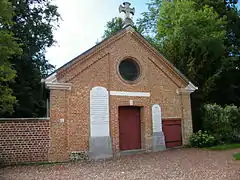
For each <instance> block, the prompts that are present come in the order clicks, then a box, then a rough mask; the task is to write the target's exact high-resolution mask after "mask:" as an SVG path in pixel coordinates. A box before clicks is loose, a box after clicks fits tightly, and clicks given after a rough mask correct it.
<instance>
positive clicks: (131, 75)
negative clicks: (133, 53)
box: [118, 59, 140, 82]
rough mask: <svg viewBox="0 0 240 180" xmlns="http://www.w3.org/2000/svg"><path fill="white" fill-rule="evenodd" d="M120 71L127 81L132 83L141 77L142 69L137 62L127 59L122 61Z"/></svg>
mask: <svg viewBox="0 0 240 180" xmlns="http://www.w3.org/2000/svg"><path fill="white" fill-rule="evenodd" d="M118 71H119V73H120V75H121V77H122V78H123V79H124V80H125V81H130V82H132V81H135V80H137V79H138V78H139V75H140V67H139V65H138V64H137V62H136V61H134V60H132V59H125V60H123V61H121V63H120V64H119V67H118Z"/></svg>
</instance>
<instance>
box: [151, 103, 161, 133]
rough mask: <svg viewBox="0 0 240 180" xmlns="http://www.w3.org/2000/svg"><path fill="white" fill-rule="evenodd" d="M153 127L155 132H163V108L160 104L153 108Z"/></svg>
mask: <svg viewBox="0 0 240 180" xmlns="http://www.w3.org/2000/svg"><path fill="white" fill-rule="evenodd" d="M152 126H153V132H162V116H161V108H160V106H159V105H158V104H154V105H153V106H152Z"/></svg>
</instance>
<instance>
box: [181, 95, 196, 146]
mask: <svg viewBox="0 0 240 180" xmlns="http://www.w3.org/2000/svg"><path fill="white" fill-rule="evenodd" d="M181 99H182V143H183V145H187V144H188V142H189V138H190V136H191V135H192V133H193V127H192V111H191V100H190V93H182V94H181Z"/></svg>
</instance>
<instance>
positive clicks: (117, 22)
mask: <svg viewBox="0 0 240 180" xmlns="http://www.w3.org/2000/svg"><path fill="white" fill-rule="evenodd" d="M123 27H124V21H123V19H122V18H120V17H115V18H113V19H112V20H111V21H108V22H107V25H106V26H105V28H106V29H105V31H104V35H103V36H102V39H107V38H108V37H110V36H112V35H114V34H116V33H117V32H118V31H120V30H121V29H122V28H123Z"/></svg>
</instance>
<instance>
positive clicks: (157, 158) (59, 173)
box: [0, 149, 240, 180]
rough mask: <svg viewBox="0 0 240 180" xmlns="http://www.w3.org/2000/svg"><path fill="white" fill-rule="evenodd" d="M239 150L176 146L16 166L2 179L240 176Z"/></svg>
mask: <svg viewBox="0 0 240 180" xmlns="http://www.w3.org/2000/svg"><path fill="white" fill-rule="evenodd" d="M235 152H240V149H238V150H229V151H206V150H197V149H174V150H168V151H165V152H159V153H150V154H142V155H134V156H125V157H121V158H118V159H114V160H109V161H105V162H104V161H102V162H99V161H98V162H85V163H69V164H63V165H59V164H58V165H39V166H16V167H7V168H4V169H0V180H68V179H71V180H75V179H76V180H82V179H83V180H88V179H93V180H99V179H104V180H108V179H118V180H121V179H126V180H130V179H151V180H153V179H157V180H161V179H169V180H180V179H184V180H185V179H187V180H209V179H213V180H221V179H224V180H240V161H235V160H233V159H232V154H233V153H235Z"/></svg>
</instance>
